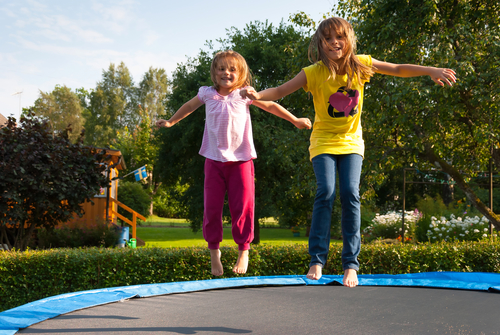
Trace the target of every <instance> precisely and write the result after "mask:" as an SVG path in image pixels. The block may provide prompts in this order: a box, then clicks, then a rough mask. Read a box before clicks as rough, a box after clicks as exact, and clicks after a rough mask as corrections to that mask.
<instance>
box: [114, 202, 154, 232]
mask: <svg viewBox="0 0 500 335" xmlns="http://www.w3.org/2000/svg"><path fill="white" fill-rule="evenodd" d="M109 200H110V201H112V202H114V203H115V204H117V205H118V206H120V207H121V208H123V209H124V210H126V211H127V212H130V213H132V221H130V220H129V219H127V218H126V217H124V216H123V215H121V214H120V213H118V212H117V211H115V210H114V209H113V206H111V208H110V211H111V213H112V214H114V215H116V217H117V218H119V219H121V220H123V221H124V222H126V223H128V224H129V225H131V226H132V238H135V239H137V235H136V233H137V218H139V219H141V220H142V221H144V222H146V218H145V217H144V216H142V215H141V214H139V213H137V212H136V211H134V210H133V209H132V208H130V207H128V206H126V205H124V204H122V203H121V202H119V201H118V200H115V199H113V198H111V197H109Z"/></svg>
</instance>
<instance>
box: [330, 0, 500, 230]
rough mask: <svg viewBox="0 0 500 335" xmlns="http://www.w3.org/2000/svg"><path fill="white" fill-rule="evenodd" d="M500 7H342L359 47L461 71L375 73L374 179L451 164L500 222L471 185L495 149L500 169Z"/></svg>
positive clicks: (491, 0) (346, 2) (353, 0)
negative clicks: (447, 80) (451, 79)
mask: <svg viewBox="0 0 500 335" xmlns="http://www.w3.org/2000/svg"><path fill="white" fill-rule="evenodd" d="M499 10H500V3H499V2H498V1H496V0H479V1H474V2H470V1H454V0H444V1H439V2H436V1H432V0H425V1H420V0H419V1H415V0H410V1H398V0H382V1H377V2H373V1H369V0H361V1H358V0H342V1H339V6H338V11H337V12H338V13H339V14H340V15H341V16H343V17H345V18H347V19H349V20H350V21H351V22H352V23H353V26H354V29H355V31H356V34H357V38H358V41H359V44H358V53H359V54H370V55H372V56H373V57H375V58H376V59H379V60H383V61H388V62H392V63H399V64H405V63H409V64H418V65H426V66H436V67H445V68H451V69H454V70H455V71H456V72H457V78H458V81H457V83H456V84H455V85H454V86H453V87H445V88H442V87H440V86H437V85H435V84H434V83H433V82H432V81H431V80H430V78H429V77H425V78H422V77H417V78H404V79H402V78H396V77H390V76H383V75H375V76H374V77H373V78H372V79H371V81H370V83H369V84H368V85H367V88H366V90H365V100H364V110H365V111H366V114H365V119H364V122H363V124H364V137H365V142H366V147H367V148H368V150H367V152H366V157H365V166H364V167H363V168H364V169H365V170H367V171H370V173H369V176H368V178H367V182H371V183H375V182H377V181H379V179H380V178H381V176H383V175H382V174H381V173H384V172H386V171H387V170H390V169H401V168H402V167H407V166H411V165H412V164H418V167H419V168H421V169H424V168H431V167H432V168H438V169H441V168H443V169H445V168H446V169H447V171H445V172H447V173H448V174H450V175H453V178H454V180H455V181H456V182H457V186H458V187H460V188H461V189H462V190H463V191H464V192H465V195H466V196H467V198H468V199H469V200H470V201H472V202H473V204H474V206H477V207H478V208H479V209H480V210H481V213H482V214H483V215H486V216H488V217H489V218H492V219H493V220H495V221H494V224H496V225H500V223H499V222H497V221H498V217H496V218H495V215H494V214H493V213H491V212H488V209H487V207H485V206H484V204H483V203H482V202H481V201H478V200H476V197H477V195H476V194H475V193H474V191H473V190H470V189H468V185H467V182H468V181H469V178H471V176H474V175H475V173H476V172H477V170H483V171H484V170H486V168H487V165H488V161H489V159H490V158H491V157H492V156H493V157H494V159H495V165H496V167H497V169H498V168H500V159H499V157H500V155H499V154H498V152H499V150H500V147H499V143H500V114H499V113H498V110H499V105H498V103H499V101H500V99H498V97H499V96H500V86H499V85H498V77H499V76H500V45H499V39H498V36H500V17H499V16H498V15H497V13H498V12H499ZM403 27H404V28H403ZM438 161H439V162H438ZM443 163H444V164H443ZM461 179H463V180H464V182H460V180H461ZM495 222H496V223H495Z"/></svg>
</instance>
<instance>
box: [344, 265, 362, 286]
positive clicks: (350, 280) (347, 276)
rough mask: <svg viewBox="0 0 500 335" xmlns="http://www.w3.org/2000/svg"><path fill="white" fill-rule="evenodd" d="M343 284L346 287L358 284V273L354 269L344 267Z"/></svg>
mask: <svg viewBox="0 0 500 335" xmlns="http://www.w3.org/2000/svg"><path fill="white" fill-rule="evenodd" d="M343 283H344V286H347V287H356V286H358V284H359V282H358V274H357V272H356V270H354V269H346V270H345V271H344V280H343Z"/></svg>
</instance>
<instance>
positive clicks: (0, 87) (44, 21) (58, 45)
mask: <svg viewBox="0 0 500 335" xmlns="http://www.w3.org/2000/svg"><path fill="white" fill-rule="evenodd" d="M335 3H336V0H313V1H304V0H253V1H249V2H234V3H229V2H222V1H208V0H191V1H180V0H155V1H153V0H98V1H94V0H79V1H77V0H15V1H13V0H0V29H1V30H0V113H1V114H3V115H4V116H6V117H7V116H14V117H15V118H16V119H19V115H20V111H21V109H22V108H26V107H30V106H33V104H34V102H35V100H36V99H37V98H38V97H39V95H40V91H42V92H52V91H53V90H54V88H55V86H56V85H61V86H62V85H66V86H67V87H69V88H71V89H72V90H75V89H77V88H85V89H87V90H88V89H92V88H95V87H96V84H97V82H99V81H100V80H101V79H102V72H103V70H107V69H108V67H109V65H110V64H111V63H113V64H117V65H118V64H120V63H121V62H122V61H123V62H124V63H125V65H126V66H127V68H128V69H129V71H130V73H131V75H132V77H133V80H134V82H135V83H138V82H140V81H141V79H142V76H143V75H144V73H145V72H146V71H147V70H148V69H149V68H150V67H154V68H163V69H165V71H166V72H167V75H168V76H169V77H170V74H171V73H172V72H173V71H174V70H175V68H176V67H177V64H180V63H186V62H187V60H188V57H196V56H197V55H198V53H199V51H200V50H207V49H208V48H207V47H206V46H205V44H206V42H207V41H214V42H215V40H217V39H219V38H225V37H226V29H229V28H231V27H235V28H238V29H240V30H242V29H244V28H245V25H246V24H248V23H250V22H253V21H261V22H265V21H266V20H267V21H268V22H269V23H272V24H274V25H278V24H279V23H280V22H281V21H282V20H283V21H285V22H287V21H288V18H289V17H290V15H291V14H295V13H298V12H304V13H306V14H308V15H309V16H310V17H311V18H312V19H313V20H314V21H320V20H321V19H322V17H323V15H324V14H325V13H328V12H330V11H331V10H332V7H333V6H334V4H335Z"/></svg>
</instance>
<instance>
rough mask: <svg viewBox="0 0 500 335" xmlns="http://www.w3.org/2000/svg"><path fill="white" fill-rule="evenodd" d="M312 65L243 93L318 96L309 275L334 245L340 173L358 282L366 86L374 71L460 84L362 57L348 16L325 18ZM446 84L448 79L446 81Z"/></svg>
mask: <svg viewBox="0 0 500 335" xmlns="http://www.w3.org/2000/svg"><path fill="white" fill-rule="evenodd" d="M309 58H310V60H311V62H312V63H313V64H312V65H310V66H308V67H306V68H304V69H302V71H300V73H299V74H297V76H295V77H294V78H293V79H291V80H290V81H288V82H286V83H284V84H283V85H281V86H279V87H275V88H270V89H267V90H264V91H261V92H258V93H257V92H256V91H255V90H254V89H252V88H248V89H246V90H242V92H241V93H242V94H243V96H246V97H249V98H251V99H254V100H260V101H273V100H277V99H280V98H282V97H284V96H286V95H288V94H290V93H292V92H295V91H296V90H298V89H299V88H301V87H302V88H304V90H305V91H306V92H311V93H312V95H313V102H314V109H315V120H314V125H313V131H312V134H311V139H310V146H309V152H310V157H311V161H312V164H313V168H314V173H315V175H316V183H317V191H316V198H315V200H314V207H313V216H312V223H311V231H310V235H309V253H310V255H311V262H310V267H309V272H308V274H307V278H309V279H313V280H317V279H319V278H321V276H322V268H323V266H324V264H325V263H326V259H327V256H328V250H329V246H330V225H331V215H332V206H333V201H334V199H335V176H336V174H337V173H338V175H339V190H340V200H341V206H342V222H341V225H342V236H343V250H342V267H343V270H344V278H343V283H344V285H345V286H347V287H354V286H356V285H357V284H358V278H357V271H358V270H359V262H358V259H357V256H358V254H359V251H360V247H361V238H360V225H361V214H360V207H361V204H360V197H359V183H360V176H361V165H362V162H363V154H364V142H363V138H362V130H361V114H362V109H363V90H364V84H365V83H366V82H368V81H369V80H370V77H371V76H372V75H373V74H374V73H381V74H386V75H391V76H397V77H416V76H424V75H427V76H430V77H431V78H432V80H433V81H434V82H436V83H437V84H439V85H441V86H444V83H446V84H448V85H450V86H451V85H452V83H454V82H455V80H456V78H455V72H454V71H453V70H450V69H442V68H435V67H427V66H419V65H410V64H392V63H387V62H382V61H379V60H376V59H374V58H372V57H371V56H369V55H356V37H355V34H354V31H353V29H352V26H351V25H350V24H349V23H348V22H347V21H345V20H344V19H342V18H337V17H333V18H329V19H326V20H324V21H323V22H321V24H320V25H319V26H318V29H317V30H316V32H315V34H314V35H313V37H312V40H311V44H310V46H309ZM443 82H444V83H443Z"/></svg>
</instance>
